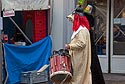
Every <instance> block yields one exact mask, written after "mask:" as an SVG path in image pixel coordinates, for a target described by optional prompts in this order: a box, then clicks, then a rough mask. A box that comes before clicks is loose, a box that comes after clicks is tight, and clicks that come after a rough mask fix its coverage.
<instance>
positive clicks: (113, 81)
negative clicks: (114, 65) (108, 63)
mask: <svg viewBox="0 0 125 84" xmlns="http://www.w3.org/2000/svg"><path fill="white" fill-rule="evenodd" d="M103 76H104V79H105V83H106V84H125V74H114V73H112V74H108V73H104V74H103Z"/></svg>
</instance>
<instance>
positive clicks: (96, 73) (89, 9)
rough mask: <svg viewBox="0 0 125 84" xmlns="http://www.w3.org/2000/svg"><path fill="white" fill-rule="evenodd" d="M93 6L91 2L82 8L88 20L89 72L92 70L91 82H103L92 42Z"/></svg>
mask: <svg viewBox="0 0 125 84" xmlns="http://www.w3.org/2000/svg"><path fill="white" fill-rule="evenodd" d="M94 10H95V7H94V6H93V5H92V4H88V5H87V6H86V8H85V9H84V15H85V16H86V18H87V20H88V21H89V25H90V31H89V32H90V39H91V72H92V84H105V81H104V77H103V74H102V70H101V66H100V62H99V58H98V56H97V53H96V45H95V42H94V26H95V22H94V20H95V19H94V16H93V15H92V13H93V12H94Z"/></svg>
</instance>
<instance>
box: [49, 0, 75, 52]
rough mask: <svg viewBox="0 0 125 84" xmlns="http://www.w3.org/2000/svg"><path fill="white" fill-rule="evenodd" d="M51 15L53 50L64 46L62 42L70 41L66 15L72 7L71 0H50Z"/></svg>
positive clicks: (69, 25)
mask: <svg viewBox="0 0 125 84" xmlns="http://www.w3.org/2000/svg"><path fill="white" fill-rule="evenodd" d="M51 4H52V9H51V11H52V14H51V15H52V17H51V25H52V29H51V37H52V42H53V50H59V49H60V48H64V44H65V43H68V42H69V41H70V36H71V26H72V25H71V24H70V23H68V20H67V19H66V16H67V15H68V14H70V13H71V12H72V10H73V9H74V2H73V0H56V1H54V0H52V2H51Z"/></svg>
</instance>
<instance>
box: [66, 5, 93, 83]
mask: <svg viewBox="0 0 125 84" xmlns="http://www.w3.org/2000/svg"><path fill="white" fill-rule="evenodd" d="M67 18H69V20H70V21H72V23H73V26H72V31H73V34H72V37H71V42H70V43H69V44H65V48H66V49H69V53H70V55H71V63H72V68H73V77H72V79H71V84H92V79H91V78H92V77H91V69H90V67H91V42H90V33H89V30H90V26H89V22H88V20H87V18H86V17H85V16H84V14H83V10H81V7H78V8H77V9H76V10H75V11H74V12H73V14H71V15H69V16H67Z"/></svg>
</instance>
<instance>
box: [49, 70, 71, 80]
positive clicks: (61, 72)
mask: <svg viewBox="0 0 125 84" xmlns="http://www.w3.org/2000/svg"><path fill="white" fill-rule="evenodd" d="M58 74H68V75H69V76H71V77H72V74H71V73H70V72H68V71H56V72H53V73H52V74H50V79H51V78H52V77H53V76H55V75H58Z"/></svg>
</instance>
